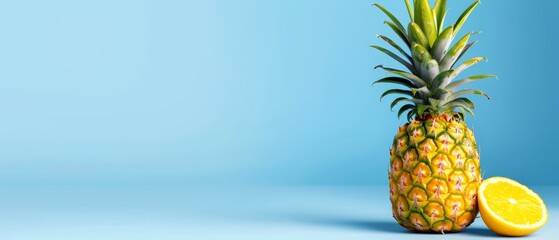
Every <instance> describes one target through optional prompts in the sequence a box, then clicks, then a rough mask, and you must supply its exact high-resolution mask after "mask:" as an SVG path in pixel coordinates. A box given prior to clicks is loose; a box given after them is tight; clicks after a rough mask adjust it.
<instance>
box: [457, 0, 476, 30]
mask: <svg viewBox="0 0 559 240" xmlns="http://www.w3.org/2000/svg"><path fill="white" fill-rule="evenodd" d="M478 4H479V0H476V1H474V3H472V5H470V6H469V7H468V8H467V9H466V10H465V11H464V12H463V13H462V15H460V17H458V19H457V20H456V22H455V23H454V36H456V34H457V33H458V31H459V30H460V28H461V27H462V25H463V24H464V22H466V19H468V16H470V14H471V13H472V11H473V10H474V8H476V7H477V5H478Z"/></svg>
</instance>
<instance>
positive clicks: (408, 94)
mask: <svg viewBox="0 0 559 240" xmlns="http://www.w3.org/2000/svg"><path fill="white" fill-rule="evenodd" d="M390 94H402V95H407V96H410V97H413V93H412V91H410V90H402V89H389V90H387V91H385V92H384V93H382V95H380V100H381V101H382V98H384V97H385V96H387V95H390Z"/></svg>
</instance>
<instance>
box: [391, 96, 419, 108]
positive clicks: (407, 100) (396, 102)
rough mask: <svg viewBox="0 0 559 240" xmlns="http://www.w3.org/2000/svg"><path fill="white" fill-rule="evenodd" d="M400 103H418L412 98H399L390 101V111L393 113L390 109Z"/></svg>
mask: <svg viewBox="0 0 559 240" xmlns="http://www.w3.org/2000/svg"><path fill="white" fill-rule="evenodd" d="M402 102H411V103H420V102H419V100H417V99H413V98H411V99H410V98H407V97H399V98H396V99H394V101H392V103H391V104H390V111H393V110H392V109H393V108H394V107H395V106H396V105H398V104H399V103H402Z"/></svg>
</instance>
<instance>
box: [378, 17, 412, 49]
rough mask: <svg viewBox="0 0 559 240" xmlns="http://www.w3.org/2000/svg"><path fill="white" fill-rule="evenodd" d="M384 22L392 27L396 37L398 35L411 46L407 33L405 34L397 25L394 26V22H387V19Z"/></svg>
mask: <svg viewBox="0 0 559 240" xmlns="http://www.w3.org/2000/svg"><path fill="white" fill-rule="evenodd" d="M384 24H386V25H388V26H389V27H390V29H392V31H394V33H396V35H398V37H400V39H402V41H403V42H404V43H405V44H406V45H407V46H408V47H409V46H411V43H410V40H409V39H408V35H406V32H405V31H402V30H400V29H399V28H398V26H396V25H395V24H394V23H392V22H389V21H385V22H384Z"/></svg>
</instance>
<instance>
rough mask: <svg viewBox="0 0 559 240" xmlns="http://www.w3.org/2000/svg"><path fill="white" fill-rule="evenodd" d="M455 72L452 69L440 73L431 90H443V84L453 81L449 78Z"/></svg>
mask: <svg viewBox="0 0 559 240" xmlns="http://www.w3.org/2000/svg"><path fill="white" fill-rule="evenodd" d="M453 72H454V70H453V69H450V70H446V71H443V72H441V73H439V75H437V76H436V77H435V79H433V81H432V82H431V90H435V89H441V84H442V83H443V82H445V81H451V80H452V79H450V80H449V78H450V77H451V76H452V75H453V74H452V73H453Z"/></svg>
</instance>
